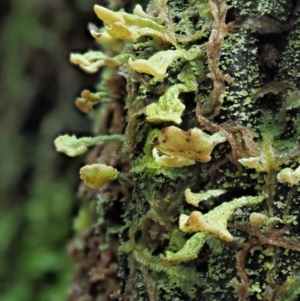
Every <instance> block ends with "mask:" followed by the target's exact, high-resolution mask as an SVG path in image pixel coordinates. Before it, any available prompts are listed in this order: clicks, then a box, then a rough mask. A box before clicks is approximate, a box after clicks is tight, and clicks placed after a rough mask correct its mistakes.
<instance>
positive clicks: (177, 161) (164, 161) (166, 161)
mask: <svg viewBox="0 0 300 301" xmlns="http://www.w3.org/2000/svg"><path fill="white" fill-rule="evenodd" d="M152 155H153V158H154V161H155V162H156V163H157V164H159V165H161V166H165V167H183V166H189V165H193V164H195V163H196V162H195V161H194V160H189V159H184V158H179V157H173V156H167V155H162V156H159V155H158V151H157V149H156V148H153V150H152Z"/></svg>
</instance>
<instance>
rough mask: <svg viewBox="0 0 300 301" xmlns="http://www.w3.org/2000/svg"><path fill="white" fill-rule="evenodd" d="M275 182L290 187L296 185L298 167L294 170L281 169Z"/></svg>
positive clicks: (299, 172) (298, 175) (298, 172)
mask: <svg viewBox="0 0 300 301" xmlns="http://www.w3.org/2000/svg"><path fill="white" fill-rule="evenodd" d="M277 180H278V182H280V183H285V184H288V185H290V186H294V185H296V184H298V183H299V181H300V166H299V167H298V168H296V169H295V170H293V169H291V168H284V169H282V170H281V171H280V172H279V173H278V175H277Z"/></svg>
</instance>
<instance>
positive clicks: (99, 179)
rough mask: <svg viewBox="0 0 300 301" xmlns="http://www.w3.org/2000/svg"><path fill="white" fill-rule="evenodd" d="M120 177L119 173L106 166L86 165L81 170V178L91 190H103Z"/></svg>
mask: <svg viewBox="0 0 300 301" xmlns="http://www.w3.org/2000/svg"><path fill="white" fill-rule="evenodd" d="M117 176H118V171H117V170H116V169H115V168H113V167H111V166H107V165H105V164H91V165H85V166H83V167H82V168H81V169H80V178H81V180H83V182H84V184H85V185H86V186H88V187H90V188H94V189H97V188H101V187H103V186H105V185H107V184H109V183H110V182H111V181H113V180H115V179H116V178H117Z"/></svg>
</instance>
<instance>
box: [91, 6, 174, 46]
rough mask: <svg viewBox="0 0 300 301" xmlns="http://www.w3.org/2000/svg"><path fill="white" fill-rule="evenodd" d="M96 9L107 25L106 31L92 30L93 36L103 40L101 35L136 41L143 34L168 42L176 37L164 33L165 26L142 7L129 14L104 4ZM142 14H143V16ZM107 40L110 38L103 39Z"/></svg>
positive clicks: (95, 7)
mask: <svg viewBox="0 0 300 301" xmlns="http://www.w3.org/2000/svg"><path fill="white" fill-rule="evenodd" d="M94 10H95V12H96V14H97V16H98V18H99V19H101V20H102V21H103V23H104V25H105V31H103V32H100V33H97V32H96V31H93V32H91V33H92V35H93V36H95V37H96V38H97V35H99V37H98V39H100V41H101V35H104V36H107V35H109V36H111V37H112V38H113V39H120V40H125V41H129V42H132V43H135V42H136V41H137V39H138V38H140V37H141V36H152V37H154V38H159V39H161V40H164V41H167V42H173V40H174V39H172V38H170V37H168V35H166V34H164V32H163V30H164V26H162V25H160V24H158V23H156V22H155V21H153V20H151V19H150V18H149V17H147V15H146V14H143V12H142V11H141V7H139V6H138V7H136V8H135V10H134V13H137V14H128V13H125V12H113V11H111V10H109V9H107V8H105V7H103V6H99V5H95V6H94ZM141 15H142V16H141ZM105 40H108V41H109V39H105V38H104V39H103V41H104V42H105Z"/></svg>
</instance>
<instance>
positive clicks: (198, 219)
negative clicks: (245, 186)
mask: <svg viewBox="0 0 300 301" xmlns="http://www.w3.org/2000/svg"><path fill="white" fill-rule="evenodd" d="M264 199H265V197H264V196H257V197H252V196H247V197H241V198H237V199H234V200H232V201H230V202H225V203H222V204H221V205H219V206H217V207H216V208H214V209H212V210H210V211H209V212H208V213H206V214H202V213H201V212H199V211H194V212H192V213H191V215H190V216H188V215H186V214H181V215H180V219H179V228H180V229H181V230H182V231H183V232H200V233H196V234H194V236H193V237H191V238H190V239H189V240H188V241H187V242H186V244H185V245H184V246H183V248H182V249H181V250H179V251H178V252H176V253H173V252H166V256H161V258H162V260H163V261H164V262H165V263H166V264H178V263H180V262H185V261H189V260H192V259H194V258H196V256H197V254H198V252H199V251H200V249H201V248H202V246H203V245H204V243H205V241H206V239H207V238H208V237H209V236H210V235H213V234H214V235H217V236H218V237H219V238H220V239H222V240H225V241H232V240H233V239H234V238H233V236H232V235H231V234H230V232H229V231H228V230H227V221H228V219H229V218H230V217H231V215H232V214H233V212H234V211H235V210H236V209H238V208H240V207H243V206H246V205H247V206H250V205H256V204H259V203H261V202H262V201H263V200H264Z"/></svg>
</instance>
